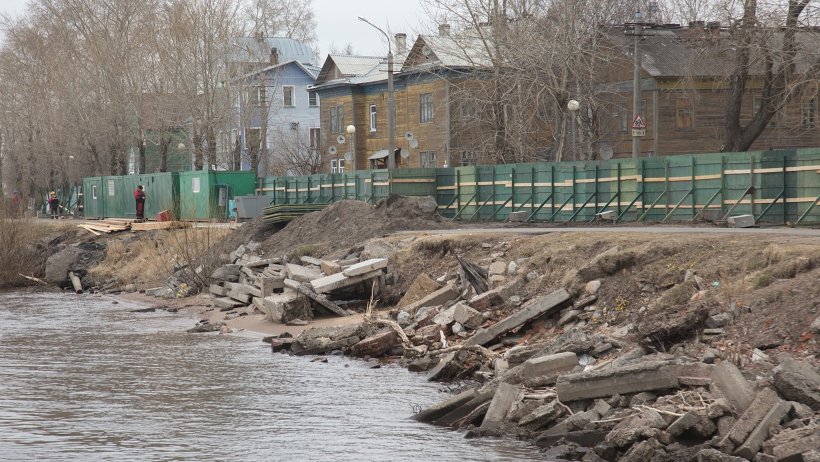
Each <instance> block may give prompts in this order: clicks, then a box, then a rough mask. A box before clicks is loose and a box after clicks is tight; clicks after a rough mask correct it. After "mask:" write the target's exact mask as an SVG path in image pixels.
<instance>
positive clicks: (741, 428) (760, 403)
mask: <svg viewBox="0 0 820 462" xmlns="http://www.w3.org/2000/svg"><path fill="white" fill-rule="evenodd" d="M781 402H782V400H781V399H780V397H779V396H777V393H775V391H774V390H772V389H771V388H764V389H762V390H760V391H759V392H758V393H757V395H756V396H755V398H754V400H753V401H752V404H751V405H750V406H749V407H748V408H747V409H746V411H745V412H743V414H741V415H740V417H739V418H738V419H737V422H735V425H734V426H733V427H732V430H731V431H729V434H728V435H727V437H726V438H724V441H725V440H730V441H731V442H732V443H733V444H734V445H739V444H743V442H744V441H746V437H748V436H749V434H750V433H752V431H753V430H754V429H755V427H757V425H758V424H759V423H760V422H761V421H762V420H763V418H764V417H766V415H767V414H768V413H769V411H770V410H771V409H772V408H773V407H775V406H776V405H777V404H778V403H781Z"/></svg>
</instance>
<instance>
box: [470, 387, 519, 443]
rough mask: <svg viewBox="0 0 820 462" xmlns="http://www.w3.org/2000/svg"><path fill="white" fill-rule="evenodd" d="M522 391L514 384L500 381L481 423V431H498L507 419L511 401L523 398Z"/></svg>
mask: <svg viewBox="0 0 820 462" xmlns="http://www.w3.org/2000/svg"><path fill="white" fill-rule="evenodd" d="M523 395H524V392H523V390H521V389H520V388H519V387H517V386H515V385H510V384H509V383H500V384H499V385H498V388H497V389H496V391H495V394H494V395H493V399H492V401H491V402H490V407H489V409H487V414H486V415H485V416H484V421H483V422H482V423H481V427H480V429H479V430H480V431H481V433H491V432H495V431H498V430H499V429H500V428H501V426H502V425H503V424H504V422H505V421H506V419H507V413H509V412H510V408H512V405H513V403H516V402H518V401H520V400H521V399H522V398H523Z"/></svg>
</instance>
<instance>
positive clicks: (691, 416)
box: [666, 411, 700, 438]
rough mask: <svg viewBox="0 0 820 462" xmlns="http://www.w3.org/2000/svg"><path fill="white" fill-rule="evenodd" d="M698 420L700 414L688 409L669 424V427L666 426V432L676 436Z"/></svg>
mask: <svg viewBox="0 0 820 462" xmlns="http://www.w3.org/2000/svg"><path fill="white" fill-rule="evenodd" d="M699 421H700V416H699V415H698V413H697V412H695V411H689V412H687V413H685V414H683V415H682V416H680V417H678V418H677V419H675V421H674V422H672V423H671V424H669V427H667V428H666V432H667V433H669V434H670V435H672V436H674V437H676V438H677V437H678V436H680V435H681V434H683V432H685V431H686V430H689V429H690V428H692V427H694V426H695V424H697V423H698V422H699Z"/></svg>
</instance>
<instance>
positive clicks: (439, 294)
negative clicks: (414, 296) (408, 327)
mask: <svg viewBox="0 0 820 462" xmlns="http://www.w3.org/2000/svg"><path fill="white" fill-rule="evenodd" d="M457 298H458V292H457V291H456V290H455V286H454V285H453V284H452V283H448V284H447V285H446V286H444V287H442V288H441V289H438V290H436V291H435V292H433V293H431V294H429V295H427V296H425V297H422V298H421V299H420V300H418V301H416V302H413V303H411V304H409V305H405V306H404V307H403V308H402V309H404V311H407V312H408V313H410V314H411V315H414V316H415V314H416V312H417V311H418V310H419V309H420V308H423V307H426V306H437V305H444V304H445V303H447V302H449V301H450V300H455V299H457Z"/></svg>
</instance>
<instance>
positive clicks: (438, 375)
mask: <svg viewBox="0 0 820 462" xmlns="http://www.w3.org/2000/svg"><path fill="white" fill-rule="evenodd" d="M456 353H457V352H455V351H454V352H452V353H448V354H446V355H444V356H442V357H441V359H439V361H438V364H436V365H435V367H433V368H432V369H430V372H429V373H428V374H427V380H429V381H431V382H432V381H435V380H447V379H450V378H452V377H453V376H454V375H455V374H457V373H458V367H457V366H456Z"/></svg>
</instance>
